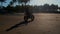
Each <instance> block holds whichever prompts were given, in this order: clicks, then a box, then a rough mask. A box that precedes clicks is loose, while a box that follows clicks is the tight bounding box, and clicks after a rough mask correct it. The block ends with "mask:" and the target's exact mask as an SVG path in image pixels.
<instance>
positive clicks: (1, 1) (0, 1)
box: [0, 0, 6, 8]
mask: <svg viewBox="0 0 60 34" xmlns="http://www.w3.org/2000/svg"><path fill="white" fill-rule="evenodd" d="M5 1H6V0H0V3H1V8H2V5H3V2H5Z"/></svg>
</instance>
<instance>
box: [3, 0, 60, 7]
mask: <svg viewBox="0 0 60 34" xmlns="http://www.w3.org/2000/svg"><path fill="white" fill-rule="evenodd" d="M10 1H11V0H7V1H6V2H7V3H4V4H3V6H7V4H9V2H10ZM46 3H47V4H49V5H51V4H55V5H58V6H60V0H30V3H29V4H30V5H44V4H46Z"/></svg>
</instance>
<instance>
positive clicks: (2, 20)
mask: <svg viewBox="0 0 60 34" xmlns="http://www.w3.org/2000/svg"><path fill="white" fill-rule="evenodd" d="M34 16H35V19H34V21H33V22H30V23H28V25H26V26H21V27H18V28H14V29H13V30H11V31H9V32H6V31H5V30H6V29H8V28H10V27H11V26H13V25H15V24H17V23H19V22H21V21H23V15H18V16H17V15H14V16H13V15H8V16H7V15H0V34H60V14H49V13H37V14H34Z"/></svg>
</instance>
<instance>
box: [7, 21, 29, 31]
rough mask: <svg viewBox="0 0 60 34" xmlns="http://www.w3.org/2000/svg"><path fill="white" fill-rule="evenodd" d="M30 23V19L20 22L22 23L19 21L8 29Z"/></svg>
mask: <svg viewBox="0 0 60 34" xmlns="http://www.w3.org/2000/svg"><path fill="white" fill-rule="evenodd" d="M28 23H29V22H28V21H22V22H20V23H18V24H16V25H14V26H12V27H11V28H9V29H7V30H6V31H10V30H12V29H14V28H17V27H19V26H21V25H27V24H28Z"/></svg>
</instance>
